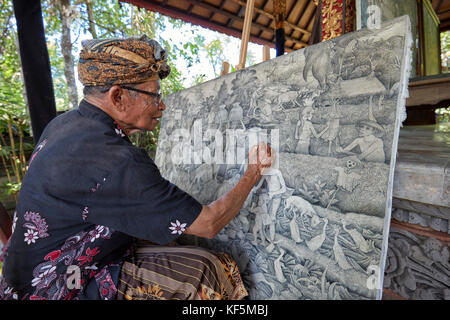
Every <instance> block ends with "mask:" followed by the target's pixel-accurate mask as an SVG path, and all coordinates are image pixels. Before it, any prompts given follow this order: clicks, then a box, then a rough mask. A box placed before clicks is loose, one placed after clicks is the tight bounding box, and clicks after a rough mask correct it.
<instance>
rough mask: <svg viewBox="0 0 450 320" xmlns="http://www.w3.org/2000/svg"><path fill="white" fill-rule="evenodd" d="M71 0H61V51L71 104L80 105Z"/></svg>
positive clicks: (71, 106)
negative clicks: (72, 31)
mask: <svg viewBox="0 0 450 320" xmlns="http://www.w3.org/2000/svg"><path fill="white" fill-rule="evenodd" d="M71 15H72V11H71V6H70V0H60V1H59V16H60V19H61V27H62V32H61V51H62V54H63V57H64V75H65V76H66V81H67V88H68V93H69V106H70V108H76V107H77V106H78V93H77V85H76V82H75V72H74V60H73V56H72V41H71V39H70V24H71V20H72V17H71Z"/></svg>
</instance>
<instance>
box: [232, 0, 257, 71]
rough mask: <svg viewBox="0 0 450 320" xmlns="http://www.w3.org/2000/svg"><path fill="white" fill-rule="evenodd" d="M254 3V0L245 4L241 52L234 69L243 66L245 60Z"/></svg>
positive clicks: (249, 0)
mask: <svg viewBox="0 0 450 320" xmlns="http://www.w3.org/2000/svg"><path fill="white" fill-rule="evenodd" d="M254 5H255V0H248V1H247V6H246V8H245V18H244V27H243V28H242V38H241V53H240V56H239V64H238V65H237V66H236V70H241V69H244V68H245V60H247V48H248V40H249V38H250V29H251V28H252V19H253V7H254Z"/></svg>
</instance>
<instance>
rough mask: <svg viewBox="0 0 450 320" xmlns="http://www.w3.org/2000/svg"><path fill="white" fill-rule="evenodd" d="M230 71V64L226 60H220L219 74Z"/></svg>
mask: <svg viewBox="0 0 450 320" xmlns="http://www.w3.org/2000/svg"><path fill="white" fill-rule="evenodd" d="M229 72H230V64H229V63H228V62H227V61H223V62H222V71H221V72H220V75H221V76H223V75H226V74H228V73H229Z"/></svg>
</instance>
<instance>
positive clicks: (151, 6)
mask: <svg viewBox="0 0 450 320" xmlns="http://www.w3.org/2000/svg"><path fill="white" fill-rule="evenodd" d="M119 1H121V2H128V3H131V4H133V5H135V6H138V7H143V8H146V9H148V10H151V11H155V12H159V13H161V14H163V15H167V16H169V17H172V18H174V19H181V20H183V21H186V22H189V23H193V24H196V25H199V26H202V27H204V28H208V29H211V30H215V31H218V32H221V33H224V34H227V35H230V36H233V37H237V38H240V37H241V35H242V33H241V32H242V31H241V30H239V29H237V28H234V27H231V26H228V25H227V24H229V22H228V23H227V24H222V23H219V22H216V21H214V22H212V21H208V20H207V18H205V17H203V16H200V15H198V14H187V13H186V11H184V10H182V9H178V8H175V7H171V6H170V5H167V6H166V7H163V6H161V4H160V3H154V2H147V1H143V0H119ZM186 1H187V2H189V3H191V4H193V5H197V4H198V5H200V4H201V6H202V7H204V8H207V9H209V10H211V11H215V12H216V13H218V14H221V15H222V16H225V17H227V18H228V19H233V20H235V21H237V22H241V23H243V22H244V19H243V18H241V17H237V16H236V15H235V14H233V13H231V12H228V11H224V10H219V8H217V7H214V6H212V5H209V4H206V3H202V2H199V1H197V0H186ZM252 27H253V28H255V29H258V30H260V31H266V32H270V33H273V32H274V29H272V28H270V27H267V26H264V25H262V24H258V23H253V24H252ZM286 40H289V41H292V42H295V43H297V44H299V45H302V46H307V45H308V44H307V43H305V42H303V41H300V40H297V39H293V38H291V37H288V36H286ZM249 41H250V42H253V43H257V44H261V45H268V46H270V47H271V48H273V47H275V43H274V42H271V41H269V40H265V39H261V38H258V37H256V36H252V35H250V40H249Z"/></svg>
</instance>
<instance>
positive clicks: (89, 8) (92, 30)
mask: <svg viewBox="0 0 450 320" xmlns="http://www.w3.org/2000/svg"><path fill="white" fill-rule="evenodd" d="M85 5H86V11H87V15H88V20H89V32H90V33H91V34H92V38H94V39H97V38H98V36H97V31H96V30H95V22H94V14H93V11H92V2H91V0H85Z"/></svg>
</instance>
